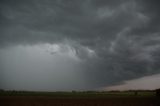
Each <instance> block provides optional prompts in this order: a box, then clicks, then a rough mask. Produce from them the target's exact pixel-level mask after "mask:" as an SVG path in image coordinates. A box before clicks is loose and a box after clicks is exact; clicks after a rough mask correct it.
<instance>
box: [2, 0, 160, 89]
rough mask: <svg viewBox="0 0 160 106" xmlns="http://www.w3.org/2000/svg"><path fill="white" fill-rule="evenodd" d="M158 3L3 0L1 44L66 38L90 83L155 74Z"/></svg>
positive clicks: (103, 83)
mask: <svg viewBox="0 0 160 106" xmlns="http://www.w3.org/2000/svg"><path fill="white" fill-rule="evenodd" d="M158 5H159V2H158V1H156V0H139V1H138V0H119V1H117V0H69V1H66V0H54V1H51V0H45V1H42V0H32V1H31V0H27V1H24V0H16V1H1V4H0V19H1V20H0V23H1V24H0V31H1V32H0V45H1V46H5V45H19V44H37V43H59V42H60V43H62V44H63V43H64V44H65V43H66V42H65V41H66V40H68V42H67V44H68V45H69V46H70V47H71V48H73V50H75V53H76V55H77V56H78V57H79V58H81V59H82V60H83V59H84V60H83V61H84V63H83V66H84V67H83V69H82V71H83V73H84V75H85V78H86V82H87V81H88V86H89V87H99V86H106V85H112V84H117V83H121V82H122V81H124V80H129V79H134V78H139V77H143V76H146V75H152V74H157V73H159V72H160V70H159V69H158V68H159V63H160V61H159V60H160V56H159V52H160V46H159V45H160V43H159V41H160V39H159V34H160V30H159V28H160V23H159V19H160V14H159V6H158ZM89 50H91V51H93V52H94V55H93V56H91V57H90V54H89ZM53 55H54V54H53Z"/></svg>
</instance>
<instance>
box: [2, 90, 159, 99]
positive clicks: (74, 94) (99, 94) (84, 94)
mask: <svg viewBox="0 0 160 106" xmlns="http://www.w3.org/2000/svg"><path fill="white" fill-rule="evenodd" d="M0 96H51V97H55V98H108V97H154V96H156V93H155V91H81V92H80V91H71V92H33V91H0Z"/></svg>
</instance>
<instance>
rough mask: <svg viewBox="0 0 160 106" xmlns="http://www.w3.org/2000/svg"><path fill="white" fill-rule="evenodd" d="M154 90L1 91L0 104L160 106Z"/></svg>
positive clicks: (20, 105) (22, 105) (21, 105)
mask: <svg viewBox="0 0 160 106" xmlns="http://www.w3.org/2000/svg"><path fill="white" fill-rule="evenodd" d="M159 100H160V99H159V98H158V97H156V95H155V91H123V92H115V91H114V92H113V91H112V92H94V91H86V92H75V91H73V92H26V91H1V92H0V106H160V103H159Z"/></svg>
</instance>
